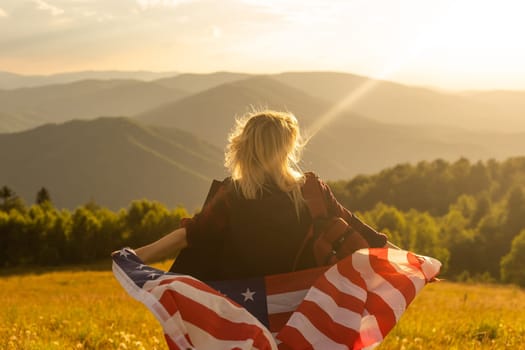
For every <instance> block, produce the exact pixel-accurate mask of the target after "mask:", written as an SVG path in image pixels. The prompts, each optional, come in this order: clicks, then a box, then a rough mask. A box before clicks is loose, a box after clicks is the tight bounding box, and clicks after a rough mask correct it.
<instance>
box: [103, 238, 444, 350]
mask: <svg viewBox="0 0 525 350" xmlns="http://www.w3.org/2000/svg"><path fill="white" fill-rule="evenodd" d="M440 267H441V263H440V262H439V261H438V260H436V259H433V258H430V257H425V256H421V255H416V254H413V253H411V252H407V251H404V250H397V249H389V248H370V249H361V250H358V251H357V252H355V253H354V254H352V255H351V256H349V257H347V258H345V259H343V260H341V261H340V262H338V263H337V264H336V265H333V266H331V267H323V268H317V269H310V270H302V271H297V272H291V273H286V274H280V275H273V276H266V277H261V278H254V279H249V280H240V281H220V282H207V283H204V282H202V281H199V280H197V279H195V278H193V277H191V276H187V275H180V274H174V273H171V272H165V271H161V270H158V269H155V268H153V267H151V266H147V265H144V264H143V263H142V261H141V260H140V259H139V258H138V257H137V256H136V255H135V254H134V252H133V251H132V250H131V249H129V248H124V249H122V250H120V251H119V252H118V253H116V254H114V255H113V273H114V275H115V277H116V278H117V280H118V281H119V282H120V284H121V285H122V286H123V287H124V288H125V290H126V291H127V292H128V293H129V294H130V295H131V296H132V297H134V298H135V299H137V300H138V301H140V302H142V303H144V304H145V305H146V307H147V308H148V309H149V310H150V311H151V312H152V313H153V314H154V315H155V317H156V318H157V319H158V320H159V322H160V323H161V325H162V327H163V330H164V334H165V338H166V342H167V344H168V347H169V348H170V349H184V350H188V349H200V350H203V349H213V350H220V349H243V350H244V349H259V350H263V349H279V350H288V349H294V350H295V349H297V350H298V349H330V350H337V349H372V348H374V347H376V346H377V345H379V343H380V342H381V341H382V340H383V339H384V337H385V336H386V335H387V334H388V332H389V331H390V330H391V329H392V328H393V327H394V326H395V324H396V322H397V321H398V320H399V318H400V317H401V315H402V314H403V312H404V311H405V310H406V308H407V307H408V305H409V304H410V302H411V301H412V300H413V299H414V297H415V296H416V294H417V293H418V292H419V291H420V290H421V289H422V287H423V286H424V285H425V284H426V283H428V282H430V281H432V280H433V279H434V278H435V276H436V275H437V274H438V273H439V269H440Z"/></svg>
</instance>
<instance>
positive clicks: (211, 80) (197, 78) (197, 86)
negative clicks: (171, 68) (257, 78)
mask: <svg viewBox="0 0 525 350" xmlns="http://www.w3.org/2000/svg"><path fill="white" fill-rule="evenodd" d="M252 76H253V75H252V74H245V73H232V72H216V73H209V74H190V73H187V74H179V75H177V76H174V77H169V78H162V79H158V80H155V83H157V84H159V85H162V86H165V87H168V88H170V89H180V90H184V91H188V92H191V93H199V92H202V91H204V90H208V89H211V88H213V87H216V86H219V85H222V84H227V83H232V82H234V81H239V80H243V79H247V78H250V77H252Z"/></svg>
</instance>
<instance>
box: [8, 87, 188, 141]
mask: <svg viewBox="0 0 525 350" xmlns="http://www.w3.org/2000/svg"><path fill="white" fill-rule="evenodd" d="M185 95H187V93H186V92H185V91H182V90H180V89H175V88H173V89H170V88H166V87H164V86H161V85H158V84H156V83H152V82H142V81H136V80H82V81H78V82H74V83H68V84H56V85H48V86H42V87H33V88H22V89H15V90H0V113H1V114H3V115H4V117H2V116H0V132H14V131H20V130H23V129H29V128H32V127H35V126H38V125H42V124H45V123H51V122H55V123H56V122H63V121H67V120H72V119H93V118H96V117H99V116H128V115H133V114H136V113H139V112H141V111H144V110H147V109H150V108H153V107H157V106H159V105H162V104H163V103H167V102H171V101H175V100H177V99H179V98H181V97H183V96H185Z"/></svg>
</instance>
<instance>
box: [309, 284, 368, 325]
mask: <svg viewBox="0 0 525 350" xmlns="http://www.w3.org/2000/svg"><path fill="white" fill-rule="evenodd" d="M305 300H309V301H311V302H313V303H315V304H317V305H318V306H319V307H320V308H321V309H323V310H324V311H325V312H326V313H327V314H328V316H330V318H331V319H332V320H333V321H334V322H335V323H339V324H341V325H343V326H345V327H347V328H351V329H353V330H355V331H356V332H359V325H360V322H359V321H360V318H361V315H360V314H358V313H355V312H353V311H351V310H348V309H346V308H343V307H340V306H339V305H337V304H336V303H335V301H334V299H332V296H330V295H328V294H326V293H324V292H323V291H321V290H319V289H317V288H315V287H312V288H311V289H310V291H309V292H308V294H307V295H306V298H305Z"/></svg>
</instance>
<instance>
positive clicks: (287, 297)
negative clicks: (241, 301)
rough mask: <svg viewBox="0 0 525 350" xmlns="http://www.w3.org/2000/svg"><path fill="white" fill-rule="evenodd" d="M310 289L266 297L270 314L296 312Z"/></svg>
mask: <svg viewBox="0 0 525 350" xmlns="http://www.w3.org/2000/svg"><path fill="white" fill-rule="evenodd" d="M307 292H308V289H303V290H298V291H295V292H286V293H277V294H271V295H267V296H266V302H267V305H268V314H269V315H271V314H276V313H282V312H291V311H295V309H297V307H298V306H299V304H300V303H301V302H302V301H303V299H304V297H305V296H306V293H307Z"/></svg>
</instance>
